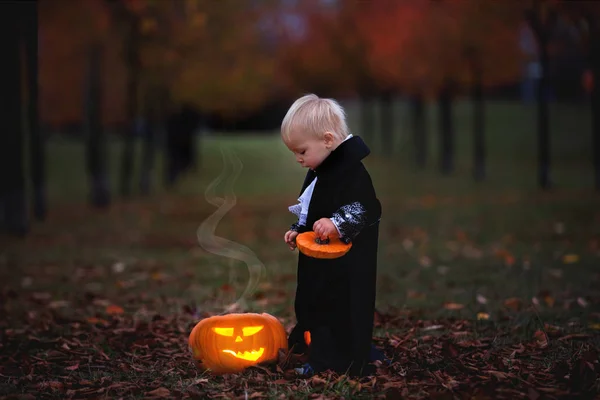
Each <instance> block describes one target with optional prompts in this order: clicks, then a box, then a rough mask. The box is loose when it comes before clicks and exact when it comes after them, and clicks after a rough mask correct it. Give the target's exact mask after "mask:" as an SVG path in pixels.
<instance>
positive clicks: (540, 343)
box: [533, 330, 549, 349]
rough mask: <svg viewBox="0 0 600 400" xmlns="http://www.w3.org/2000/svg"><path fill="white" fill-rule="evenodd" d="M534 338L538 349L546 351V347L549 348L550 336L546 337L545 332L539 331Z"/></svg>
mask: <svg viewBox="0 0 600 400" xmlns="http://www.w3.org/2000/svg"><path fill="white" fill-rule="evenodd" d="M533 337H534V338H535V343H536V345H537V347H538V348H540V349H545V348H546V347H548V341H549V339H548V335H546V332H544V331H542V330H537V331H535V333H534V334H533Z"/></svg>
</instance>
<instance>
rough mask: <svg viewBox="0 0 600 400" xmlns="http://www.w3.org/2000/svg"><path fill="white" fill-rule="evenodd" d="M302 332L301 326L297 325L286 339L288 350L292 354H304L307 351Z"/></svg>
mask: <svg viewBox="0 0 600 400" xmlns="http://www.w3.org/2000/svg"><path fill="white" fill-rule="evenodd" d="M304 331H305V329H304V328H303V326H302V324H300V323H297V324H296V326H294V328H293V329H292V331H291V332H290V336H289V337H288V349H289V350H290V352H291V353H294V354H304V353H306V351H307V350H308V346H307V345H306V343H305V341H304Z"/></svg>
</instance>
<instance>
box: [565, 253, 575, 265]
mask: <svg viewBox="0 0 600 400" xmlns="http://www.w3.org/2000/svg"><path fill="white" fill-rule="evenodd" d="M576 262H579V255H577V254H565V255H564V256H563V263H565V264H574V263H576Z"/></svg>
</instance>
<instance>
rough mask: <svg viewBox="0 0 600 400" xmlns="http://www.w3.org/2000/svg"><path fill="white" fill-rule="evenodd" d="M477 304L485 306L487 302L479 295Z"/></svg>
mask: <svg viewBox="0 0 600 400" xmlns="http://www.w3.org/2000/svg"><path fill="white" fill-rule="evenodd" d="M477 302H478V303H479V304H487V302H488V300H487V299H486V298H485V297H484V296H483V295H481V294H478V295H477Z"/></svg>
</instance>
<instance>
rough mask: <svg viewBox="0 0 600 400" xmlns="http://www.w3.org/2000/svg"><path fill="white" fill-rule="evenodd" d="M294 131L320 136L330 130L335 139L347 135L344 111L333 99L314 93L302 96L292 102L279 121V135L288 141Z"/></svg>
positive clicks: (340, 138)
mask: <svg viewBox="0 0 600 400" xmlns="http://www.w3.org/2000/svg"><path fill="white" fill-rule="evenodd" d="M294 132H298V133H302V134H309V135H314V136H315V137H318V138H321V137H323V135H324V134H325V132H331V134H332V135H333V137H334V138H335V139H336V140H339V141H342V140H344V139H345V138H346V137H347V136H348V125H347V124H346V113H345V112H344V109H343V108H342V106H340V105H339V103H338V102H337V101H335V100H333V99H322V98H320V97H318V96H317V95H315V94H307V95H305V96H302V97H301V98H299V99H298V100H296V101H295V102H294V104H292V106H291V107H290V109H289V110H288V112H287V114H286V115H285V117H284V118H283V121H282V123H281V136H282V138H283V140H284V141H286V142H289V141H290V140H291V136H292V134H293V133H294Z"/></svg>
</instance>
